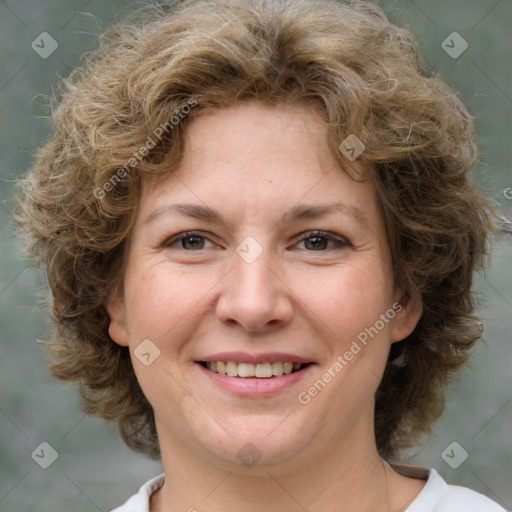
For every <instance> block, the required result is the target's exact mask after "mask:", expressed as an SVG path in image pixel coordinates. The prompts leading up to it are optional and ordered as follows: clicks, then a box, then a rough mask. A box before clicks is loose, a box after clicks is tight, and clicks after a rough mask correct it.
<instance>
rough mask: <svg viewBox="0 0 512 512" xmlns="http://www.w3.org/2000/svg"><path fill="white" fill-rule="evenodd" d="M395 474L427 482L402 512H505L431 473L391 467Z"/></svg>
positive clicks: (490, 501) (396, 465)
mask: <svg viewBox="0 0 512 512" xmlns="http://www.w3.org/2000/svg"><path fill="white" fill-rule="evenodd" d="M391 466H392V467H393V469H394V470H395V471H397V472H398V473H400V474H402V475H404V476H409V477H412V478H423V479H426V480H427V482H426V484H425V486H424V487H423V489H422V491H421V492H420V493H419V494H418V496H416V498H415V499H414V501H413V502H412V503H411V504H410V505H409V507H408V508H407V509H406V510H405V511H404V512H468V511H470V512H506V510H505V509H504V508H503V507H502V506H501V505H499V504H498V503H496V502H495V501H493V500H491V499H490V498H487V497H486V496H484V495H483V494H479V493H477V492H475V491H472V490H471V489H468V488H466V487H460V486H458V485H449V484H447V483H446V482H445V480H444V479H443V478H442V477H441V475H439V473H438V472H437V471H436V470H435V469H432V468H431V469H428V468H423V467H420V466H410V465H406V464H391Z"/></svg>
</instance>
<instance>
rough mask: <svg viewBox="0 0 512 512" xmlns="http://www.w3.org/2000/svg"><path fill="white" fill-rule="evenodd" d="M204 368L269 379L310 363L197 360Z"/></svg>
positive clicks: (287, 373)
mask: <svg viewBox="0 0 512 512" xmlns="http://www.w3.org/2000/svg"><path fill="white" fill-rule="evenodd" d="M198 363H199V364H200V365H202V366H203V367H204V368H206V369H208V370H210V371H211V372H213V373H219V374H221V375H227V376H228V377H240V378H245V379H246V378H258V379H271V378H273V377H280V376H281V375H290V374H291V373H297V372H300V371H301V370H303V369H304V368H306V367H308V366H310V365H311V364H312V363H306V364H302V363H292V362H291V361H285V362H274V363H259V364H253V363H235V362H233V361H198Z"/></svg>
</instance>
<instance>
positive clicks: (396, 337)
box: [391, 293, 423, 343]
mask: <svg viewBox="0 0 512 512" xmlns="http://www.w3.org/2000/svg"><path fill="white" fill-rule="evenodd" d="M399 303H400V306H401V309H400V310H399V311H397V313H396V316H395V319H394V321H393V327H392V330H391V341H392V343H395V342H397V341H402V340H403V339H404V338H407V336H409V335H410V334H411V333H412V331H414V329H415V327H416V325H417V324H418V322H419V320H420V318H421V315H422V313H423V303H422V300H421V295H420V294H419V293H416V294H414V295H408V296H406V295H405V294H403V295H402V297H401V299H400V301H399Z"/></svg>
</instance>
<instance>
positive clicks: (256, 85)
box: [15, 0, 494, 458]
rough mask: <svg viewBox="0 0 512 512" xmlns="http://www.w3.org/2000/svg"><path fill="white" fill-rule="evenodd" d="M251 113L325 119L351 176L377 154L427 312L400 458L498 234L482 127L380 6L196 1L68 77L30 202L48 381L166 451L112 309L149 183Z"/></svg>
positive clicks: (169, 10)
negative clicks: (304, 110) (353, 149)
mask: <svg viewBox="0 0 512 512" xmlns="http://www.w3.org/2000/svg"><path fill="white" fill-rule="evenodd" d="M245 101H256V102H261V103H265V104H274V105H275V104H277V103H278V102H279V103H288V104H292V103H293V104H302V105H314V106H317V107H318V106H319V107H320V108H321V109H322V112H323V115H324V117H325V119H326V121H327V122H328V127H329V132H328V133H329V144H330V145H331V147H332V151H333V152H334V153H335V154H336V158H338V160H339V161H340V163H342V162H345V163H344V166H345V167H346V164H347V162H346V159H344V157H343V155H342V153H341V152H340V151H339V149H338V146H339V144H340V142H341V141H343V140H344V139H345V138H346V137H347V136H348V135H350V134H352V135H355V136H357V138H358V139H359V140H360V141H362V142H363V143H364V146H365V150H364V152H363V154H362V155H361V156H360V157H359V160H360V161H362V162H372V163H374V164H375V165H374V166H372V168H373V169H374V171H373V173H372V174H371V176H370V178H369V179H371V180H372V181H373V183H374V185H375V187H376V190H377V192H378V197H379V200H380V203H381V206H382V208H383V211H384V214H385V221H386V229H387V234H388V239H389V242H390V246H391V251H392V256H393V265H394V274H395V283H396V284H397V285H399V286H402V287H403V288H404V289H405V290H407V291H408V293H409V296H412V294H419V295H420V296H421V299H422V303H423V313H422V316H421V319H420V321H419V323H418V325H417V326H416V328H415V330H414V331H413V333H412V334H411V335H410V336H408V337H407V338H406V339H404V340H403V341H401V342H398V343H394V344H392V346H391V351H390V354H389V359H388V362H387V367H386V369H385V372H384V376H383V379H382V382H381V384H380V387H379V389H378V392H377V396H376V409H375V433H376V440H377V447H378V449H379V452H380V453H381V454H382V455H383V456H385V457H391V458H393V457H399V455H400V450H401V449H403V448H405V447H409V446H413V445H414V444H415V443H417V442H418V437H419V436H420V435H421V434H425V433H429V432H430V426H431V425H432V423H433V422H434V421H435V420H437V419H438V418H439V416H440V415H441V413H442V411H443V408H444V401H443V390H444V388H445V386H446V384H447V383H448V382H449V380H450V379H451V378H453V377H454V376H455V375H456V373H457V370H458V369H459V368H460V367H461V366H462V365H463V364H464V363H465V362H466V360H467V358H468V356H469V352H470V348H471V347H472V345H473V344H474V342H475V341H476V340H478V339H479V338H480V337H481V328H480V324H479V322H478V320H477V318H476V317H475V316H474V301H473V295H472V293H471V282H472V276H473V272H474V270H475V269H478V268H482V267H483V266H484V263H485V259H486V257H487V256H488V255H489V253H490V250H489V244H488V242H489V240H490V237H489V235H490V234H491V233H492V232H493V231H494V223H493V220H492V212H491V208H490V203H489V202H488V201H487V200H486V199H485V197H484V196H483V194H482V193H481V192H480V191H479V190H478V187H477V185H476V184H475V183H474V182H473V180H472V179H471V177H470V175H469V171H470V169H471V168H472V167H473V165H474V164H475V162H476V161H477V149H476V143H475V135H474V125H473V120H472V117H471V115H470V114H469V113H468V111H467V110H466V108H465V107H464V106H463V104H462V103H461V102H460V100H459V99H458V97H457V94H456V92H454V91H453V90H452V89H451V88H450V87H449V86H447V85H446V84H445V83H444V82H443V80H442V79H441V78H440V76H439V75H438V74H435V73H432V72H428V71H427V70H426V68H425V65H424V63H423V61H422V59H421V56H420V53H419V50H418V46H417V43H416V42H415V40H414V38H413V36H412V35H411V33H410V32H409V31H408V30H406V29H404V28H401V27H399V26H397V25H395V24H394V23H392V22H391V21H390V20H389V19H388V17H387V16H386V14H385V13H384V12H383V11H382V9H381V8H380V7H378V6H376V5H375V4H373V3H370V2H365V1H357V0H317V1H315V0H272V1H270V0H185V1H181V2H176V3H173V4H172V5H167V6H148V7H146V8H144V9H143V10H142V11H140V12H138V13H136V15H134V17H133V18H129V19H127V20H126V21H124V22H122V23H118V24H117V25H115V26H114V27H113V28H111V29H109V30H108V31H107V32H106V33H105V34H104V35H103V36H102V37H101V39H100V45H99V48H98V49H97V50H96V51H94V52H92V53H91V54H88V55H86V56H85V57H84V60H83V62H82V63H81V65H80V67H78V68H77V69H75V70H74V71H73V72H72V73H71V75H70V76H69V77H68V78H67V79H66V80H64V81H63V89H62V92H61V96H60V102H59V106H58V108H56V110H55V111H54V112H53V114H52V119H53V123H54V126H55V132H54V134H53V136H52V137H51V139H50V140H49V141H48V142H47V143H46V144H45V145H44V147H42V148H41V149H40V150H39V153H38V155H37V159H36V161H35V164H34V166H33V168H32V170H31V172H30V173H29V175H28V177H27V178H25V179H24V180H22V181H21V182H20V194H19V196H18V200H17V209H16V214H15V217H16V220H17V222H18V224H19V225H20V227H21V232H22V235H23V237H24V239H25V241H26V245H25V247H26V250H27V251H29V253H30V254H31V255H33V257H34V258H35V259H36V260H37V262H38V263H39V264H42V265H44V266H45V267H46V269H47V273H48V279H49V286H50V289H51V292H52V295H53V303H52V305H51V312H52V318H53V329H54V337H53V339H52V340H51V341H50V342H48V344H47V347H46V348H47V350H48V353H49V356H50V363H49V364H50V371H51V373H52V374H53V375H54V376H55V377H57V378H59V379H63V380H67V381H75V382H78V383H79V385H80V390H81V393H82V396H83V407H84V410H85V411H86V412H87V413H90V414H95V415H98V416H101V417H103V418H105V419H107V420H115V421H117V424H118V428H119V431H120V434H121V436H122V437H123V439H124V441H125V442H126V443H127V444H128V445H129V446H130V447H131V448H132V449H134V450H137V451H141V452H144V453H147V454H149V455H150V456H154V457H157V456H158V455H159V444H158V438H157V434H156V429H155V421H154V414H153V409H152V407H151V405H150V404H149V402H148V401H147V399H146V397H145V396H144V394H143V392H142V390H141V388H140V387H139V384H138V381H137V379H136V377H135V374H134V371H133V368H132V363H131V360H130V354H129V351H128V348H126V347H121V346H119V345H118V344H116V343H114V342H113V341H112V340H111V338H110V336H109V333H108V326H109V316H108V314H107V310H106V307H105V303H106V300H107V299H108V296H109V294H110V293H111V291H112V290H113V289H114V288H115V287H117V286H119V285H120V284H121V283H122V280H123V262H124V260H125V258H124V256H125V247H126V243H127V240H128V238H129V234H130V232H131V228H132V224H133V220H134V218H135V215H136V212H137V205H138V202H139V198H140V190H141V184H142V182H143V180H145V179H148V177H149V176H153V177H154V176H155V175H157V174H158V173H169V172H172V170H173V169H176V167H177V165H178V164H179V163H180V159H181V157H182V151H183V147H182V146H183V139H184V137H183V135H184V131H185V129H186V127H187V125H188V124H189V122H190V120H191V119H193V118H195V117H196V116H198V115H201V114H204V113H205V112H207V111H209V110H212V109H217V108H222V107H224V106H229V105H233V104H237V103H240V102H245ZM187 103H188V104H189V105H192V103H193V105H194V107H193V108H190V109H189V111H186V112H187V113H186V115H180V116H179V117H180V118H181V119H180V121H179V123H176V124H174V123H173V124H172V128H171V125H170V124H169V120H170V119H172V118H173V117H174V116H176V115H178V114H179V113H180V112H181V111H182V110H183V105H187ZM162 127H165V128H166V130H163V128H162ZM159 128H160V130H159ZM155 134H158V136H157V137H155ZM353 177H354V179H359V178H358V177H357V176H353Z"/></svg>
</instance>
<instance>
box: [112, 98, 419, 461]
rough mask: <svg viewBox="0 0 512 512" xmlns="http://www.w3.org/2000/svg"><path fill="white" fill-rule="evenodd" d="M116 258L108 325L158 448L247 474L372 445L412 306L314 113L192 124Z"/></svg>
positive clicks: (364, 194) (375, 224)
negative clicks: (254, 464)
mask: <svg viewBox="0 0 512 512" xmlns="http://www.w3.org/2000/svg"><path fill="white" fill-rule="evenodd" d="M351 165H355V166H357V165H358V163H357V162H354V163H352V164H351ZM189 232H193V233H189ZM127 257H128V261H127V267H126V274H125V281H124V290H123V292H122V293H121V294H119V295H118V296H116V297H113V298H112V301H111V303H110V304H109V306H108V308H109V312H110V315H111V318H112V321H111V325H110V334H111V336H112V338H113V339H114V340H115V341H116V342H117V343H119V344H120V345H126V346H129V347H130V353H131V355H132V360H133V366H134V369H135V372H136V375H137V378H138V380H139V382H140V385H141V387H142V389H143V391H144V393H145V395H146V396H147V398H148V400H149V401H150V403H151V404H152V406H153V408H154V410H155V419H156V424H157V429H158V434H159V438H160V444H161V447H162V450H163V451H164V452H165V451H166V450H167V449H168V450H170V449H171V448H172V449H176V450H178V449H179V450H181V452H180V453H181V454H182V455H183V454H185V453H187V454H189V455H190V454H193V455H194V456H195V457H199V458H201V459H202V460H204V461H205V462H214V463H217V464H220V465H223V466H224V465H225V466H227V467H233V464H235V465H238V466H240V467H241V468H242V469H243V466H241V464H242V463H243V464H246V465H248V466H250V465H251V463H248V461H249V459H251V457H252V460H254V461H256V459H259V461H258V464H259V465H260V466H263V465H265V464H277V463H286V461H287V460H289V459H290V458H291V457H296V459H294V460H295V462H296V461H297V460H299V459H297V457H298V458H300V460H304V461H307V460H313V459H315V460H316V459H317V458H318V456H319V454H321V453H333V452H335V451H336V449H337V448H338V447H339V446H341V443H344V444H345V445H347V446H353V447H354V449H355V447H357V446H359V447H360V446H369V447H372V446H374V444H373V443H374V440H373V409H374V394H375V391H376V389H377V387H378V385H379V382H380V380H381V376H382V373H383V370H384V367H385V364H386V359H387V356H388V352H389V348H390V344H391V343H392V342H394V341H398V340H400V339H403V338H404V337H405V336H407V335H408V334H409V333H410V332H411V331H412V329H413V328H414V325H415V324H416V322H417V319H418V316H419V312H418V310H417V309H418V308H416V309H414V307H413V305H412V303H410V304H408V305H403V307H402V306H398V304H397V303H398V302H399V301H400V298H401V296H400V290H394V289H393V282H392V263H391V255H390V250H389V247H388V243H387V239H386V235H385V227H384V224H383V218H382V214H381V212H380V210H379V208H378V204H377V199H376V194H375V191H374V189H373V186H372V184H371V183H370V182H365V183H358V182H356V181H353V180H352V179H350V178H349V177H348V175H347V174H346V173H345V172H344V171H343V170H342V169H341V168H340V166H339V165H338V163H337V161H336V160H335V158H334V156H333V155H332V154H331V152H330V150H329V148H328V145H327V128H326V126H325V124H324V123H323V120H322V118H321V117H320V115H319V114H316V113H313V112H312V111H311V110H310V109H306V108H303V107H298V106H294V107H292V106H283V107H268V106H262V105H258V104H246V105H242V106H237V107H230V108H223V109H219V110H216V111H213V112H212V113H210V114H208V115H205V116H203V117H200V118H196V119H195V120H194V121H192V123H191V124H190V126H189V127H188V129H187V141H186V145H185V152H184V158H183V162H182V164H181V166H180V168H179V169H178V170H177V172H174V173H173V174H172V175H171V174H170V175H169V177H168V178H167V179H166V181H164V182H161V183H159V184H157V185H154V186H153V187H149V186H146V187H145V188H144V190H143V193H142V197H141V201H140V209H139V212H138V216H137V219H136V222H135V225H134V228H133V232H132V236H131V244H130V249H129V252H128V256H127ZM365 335H366V336H365ZM365 338H366V339H365ZM363 340H364V341H363ZM358 348H359V350H358ZM211 361H213V362H214V364H213V370H214V369H215V363H216V362H217V361H222V362H223V363H226V362H230V364H229V365H227V371H228V375H221V374H220V373H216V372H214V371H212V369H208V368H207V367H205V362H211ZM233 363H245V364H240V365H236V364H233ZM272 363H274V364H272ZM280 363H297V364H296V365H295V366H296V367H297V365H298V363H303V365H304V366H303V367H302V369H299V370H298V371H294V372H292V373H288V372H289V371H290V369H291V367H290V364H280ZM219 366H220V367H222V366H223V365H222V364H218V365H217V369H218V367H219ZM238 372H240V374H242V375H251V374H253V372H255V373H256V376H254V377H243V376H238V375H239V374H238ZM273 372H275V373H276V374H280V373H283V372H284V373H283V375H281V376H277V375H276V376H272V377H269V375H270V374H272V373H273ZM258 375H259V376H258ZM249 443H251V444H249ZM178 447H179V448H178Z"/></svg>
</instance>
